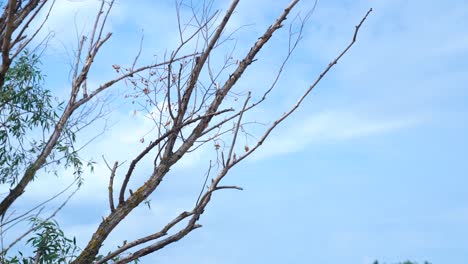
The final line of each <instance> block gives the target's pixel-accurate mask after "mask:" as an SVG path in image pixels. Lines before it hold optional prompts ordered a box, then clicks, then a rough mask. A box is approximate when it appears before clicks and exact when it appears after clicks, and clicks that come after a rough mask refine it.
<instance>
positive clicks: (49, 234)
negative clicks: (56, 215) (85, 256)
mask: <svg viewBox="0 0 468 264" xmlns="http://www.w3.org/2000/svg"><path fill="white" fill-rule="evenodd" d="M31 221H32V223H33V227H34V228H35V229H36V230H37V232H36V234H35V235H34V236H33V237H31V238H30V239H29V240H28V241H27V243H28V244H30V245H31V246H32V247H33V248H34V249H35V250H34V252H33V253H34V256H30V257H25V256H23V253H22V252H19V254H18V256H14V257H11V258H9V259H7V260H4V261H5V263H8V264H16V263H23V264H29V263H40V264H55V263H58V264H60V263H69V262H70V261H71V260H72V259H73V258H75V257H76V254H77V253H78V252H79V248H78V247H77V245H76V240H75V238H73V239H69V238H67V237H65V235H64V233H63V231H62V230H61V229H60V227H59V225H58V223H57V222H55V221H42V220H41V219H38V218H31Z"/></svg>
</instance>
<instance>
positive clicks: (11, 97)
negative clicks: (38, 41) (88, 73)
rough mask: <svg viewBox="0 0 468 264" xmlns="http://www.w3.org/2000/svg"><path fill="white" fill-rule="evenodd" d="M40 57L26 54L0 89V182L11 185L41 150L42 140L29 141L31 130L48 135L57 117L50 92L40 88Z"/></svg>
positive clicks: (14, 65)
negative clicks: (40, 131)
mask: <svg viewBox="0 0 468 264" xmlns="http://www.w3.org/2000/svg"><path fill="white" fill-rule="evenodd" d="M39 64H40V61H39V57H38V56H37V55H35V54H30V53H29V52H28V51H25V52H24V53H23V54H22V56H21V57H20V58H19V59H18V60H16V61H15V63H14V64H13V66H12V67H11V68H10V69H9V71H8V72H7V74H6V76H5V83H4V85H3V87H0V146H2V148H0V182H1V183H10V184H12V185H13V184H14V183H15V182H16V181H17V178H18V175H19V173H21V171H22V170H24V167H25V166H27V164H28V163H29V162H30V161H31V159H32V157H33V155H34V154H37V153H38V152H39V151H41V149H42V147H43V146H44V141H36V140H34V139H32V140H28V134H29V132H31V130H34V129H38V130H42V131H43V132H47V131H49V130H50V128H52V127H53V126H54V121H55V120H56V119H57V118H58V115H57V113H56V112H55V110H54V109H55V107H54V102H53V98H52V96H51V93H50V91H49V90H45V89H43V88H42V83H43V75H42V74H41V72H40V70H39V68H38V65H39Z"/></svg>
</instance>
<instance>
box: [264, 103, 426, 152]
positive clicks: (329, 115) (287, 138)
mask: <svg viewBox="0 0 468 264" xmlns="http://www.w3.org/2000/svg"><path fill="white" fill-rule="evenodd" d="M422 122H424V118H422V117H418V116H413V117H390V118H389V117H387V118H384V119H382V118H376V117H373V118H369V117H366V116H365V115H363V114H359V113H358V112H355V113H353V112H347V111H325V112H321V113H318V114H315V115H313V116H311V117H309V118H306V119H304V120H302V121H299V120H298V121H295V122H294V124H293V125H292V126H289V127H288V128H285V129H282V130H280V131H278V133H276V134H274V135H273V136H272V137H271V138H269V139H268V140H267V143H266V144H265V146H264V147H262V149H261V150H259V151H258V153H257V155H255V158H256V159H265V158H269V157H272V156H276V155H284V154H289V153H294V152H299V151H302V150H303V149H306V148H307V147H309V146H310V145H314V144H327V143H335V142H338V141H345V140H355V139H360V138H365V137H370V136H376V135H381V134H385V133H389V132H394V131H398V130H401V129H405V128H409V127H412V126H416V125H418V124H420V123H422Z"/></svg>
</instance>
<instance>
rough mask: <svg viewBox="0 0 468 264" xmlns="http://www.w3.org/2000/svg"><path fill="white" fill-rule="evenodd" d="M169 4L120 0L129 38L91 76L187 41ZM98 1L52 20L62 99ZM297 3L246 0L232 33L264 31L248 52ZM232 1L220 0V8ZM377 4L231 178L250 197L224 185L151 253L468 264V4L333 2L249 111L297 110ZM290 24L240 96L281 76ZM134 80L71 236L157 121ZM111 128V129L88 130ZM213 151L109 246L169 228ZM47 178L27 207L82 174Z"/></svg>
mask: <svg viewBox="0 0 468 264" xmlns="http://www.w3.org/2000/svg"><path fill="white" fill-rule="evenodd" d="M158 2H163V3H157V4H156V3H154V2H153V1H125V0H120V1H117V4H116V8H115V9H114V12H113V13H112V15H111V17H110V21H109V25H108V26H109V27H108V29H109V30H111V31H112V32H113V34H114V35H113V37H112V39H111V41H110V42H109V43H107V46H106V48H105V50H104V51H103V53H102V54H101V55H100V57H99V60H98V61H96V68H95V70H94V72H93V74H92V75H91V76H90V84H96V85H97V84H99V83H100V82H103V81H105V80H106V79H107V78H108V77H112V76H113V75H112V74H113V72H112V68H111V67H110V65H112V64H122V65H124V64H126V63H127V64H128V63H129V62H130V63H131V62H132V60H133V57H132V56H134V54H135V53H136V50H137V48H138V45H139V39H140V37H141V34H142V32H143V33H144V35H145V38H144V44H143V56H142V58H143V59H142V60H143V61H145V60H146V59H148V60H151V56H152V55H154V54H159V55H161V54H163V52H164V50H165V48H169V49H170V48H171V47H173V45H174V43H175V41H177V36H174V30H173V26H175V24H174V22H175V21H176V20H175V10H174V7H173V2H172V1H158ZM312 2H313V1H301V3H300V4H299V6H298V10H297V11H301V12H305V11H306V10H308V9H310V8H311V7H312V5H313V3H312ZM97 3H98V2H97V1H94V0H88V1H65V0H60V1H58V3H57V6H56V8H55V9H54V11H53V13H52V15H51V19H50V20H49V21H48V23H47V24H46V27H47V29H48V30H53V31H54V32H55V37H54V39H52V40H51V42H50V43H49V49H48V50H46V51H45V53H44V55H43V65H44V71H45V73H46V74H47V76H48V77H47V85H48V86H49V87H50V88H51V89H53V90H54V91H56V92H57V93H58V94H62V95H66V94H67V93H68V90H67V89H68V83H69V80H68V77H67V76H68V71H69V67H68V66H69V65H68V64H67V63H68V61H69V58H68V57H67V56H68V55H67V53H70V52H71V51H72V49H73V48H74V47H75V46H73V45H75V44H76V31H75V27H74V26H72V25H73V24H74V20H76V24H77V25H79V26H77V27H76V28H77V29H78V31H80V30H83V28H85V26H88V27H89V26H90V25H89V24H90V22H89V21H90V20H89V18H92V17H94V12H95V10H96V6H97ZM287 4H288V1H283V0H281V1H275V3H274V4H272V3H271V1H267V0H258V1H241V3H240V5H239V8H238V10H237V12H236V13H235V14H234V17H233V20H232V23H231V24H230V25H229V27H230V29H235V28H237V27H239V26H241V25H249V26H248V27H245V28H242V30H241V31H240V32H239V33H238V34H237V35H236V38H237V44H236V45H237V49H236V53H235V54H236V55H238V56H241V55H242V54H244V53H245V52H246V51H247V50H248V49H249V48H250V45H251V43H253V41H255V40H256V38H258V36H259V35H260V34H261V33H262V32H263V31H264V29H265V28H266V27H267V26H268V25H269V24H270V23H271V22H272V21H273V20H274V19H275V15H277V14H278V13H279V12H281V10H282V7H284V6H285V5H287ZM227 5H228V1H218V3H217V4H216V7H219V8H226V7H227ZM370 7H372V8H373V9H374V12H373V13H372V14H371V15H370V17H369V19H368V21H366V23H365V24H364V25H363V27H362V29H361V32H360V35H359V36H358V41H357V43H356V45H355V46H354V47H353V48H352V49H351V50H350V52H349V53H348V54H346V55H345V57H344V58H343V59H342V61H340V63H338V65H336V67H335V68H333V70H332V71H331V72H330V73H329V74H328V75H327V76H326V78H325V79H324V80H323V81H322V82H321V83H320V84H319V86H318V87H317V88H316V90H314V92H313V93H312V94H311V95H310V97H309V98H308V99H307V101H306V102H305V103H304V105H302V107H301V108H300V109H299V110H298V111H297V112H296V113H295V114H294V115H293V116H292V117H291V118H290V119H289V120H287V121H286V122H285V123H284V124H283V125H282V126H280V127H279V128H278V129H277V130H276V131H275V132H274V133H273V134H272V135H271V137H270V138H269V140H268V142H267V143H266V144H265V145H264V146H263V148H262V149H261V150H259V152H258V153H256V154H255V155H254V156H253V157H252V158H251V159H250V160H248V161H246V162H244V163H242V164H240V165H239V166H238V167H236V168H234V169H233V170H232V171H231V173H230V174H229V176H228V177H227V178H226V180H225V182H226V183H228V184H235V185H239V186H242V187H243V188H244V191H242V192H239V191H229V190H228V191H224V192H219V193H217V194H216V195H215V197H214V199H213V201H212V203H211V205H210V206H209V208H208V209H207V211H206V213H205V214H204V215H203V216H202V218H201V224H203V226H204V227H203V228H202V229H199V230H196V231H194V232H193V233H191V234H190V235H188V236H187V237H186V238H185V239H183V240H182V241H180V242H178V243H176V244H173V245H171V246H168V247H167V248H165V249H163V250H162V251H160V252H158V253H156V254H154V255H152V256H149V257H146V258H144V259H142V263H156V262H157V263H226V264H230V263H321V264H338V263H357V264H370V263H372V261H373V260H375V259H379V260H381V261H385V262H397V261H403V260H406V259H411V260H415V261H419V262H422V261H424V260H428V261H430V262H432V263H434V264H435V263H450V264H462V263H466V261H467V260H468V253H467V252H468V248H467V246H466V245H468V228H467V226H468V190H467V188H466V186H467V185H468V179H467V176H468V174H467V171H468V162H467V161H466V159H467V153H466V150H467V147H468V139H467V136H466V135H467V132H468V129H467V124H468V122H467V121H468V118H467V114H468V104H466V102H467V99H468V98H467V97H468V91H467V90H466V84H467V83H468V74H467V70H468V63H467V60H468V29H467V27H466V25H467V24H468V4H467V3H466V2H464V1H461V0H460V1H457V0H453V1H445V2H443V1H420V0H413V1H408V0H406V1H405V0H367V1H366V0H362V1H345V0H341V1H338V0H336V1H319V3H318V5H317V7H316V10H315V12H314V13H313V15H312V17H311V20H310V22H309V23H308V24H307V27H306V29H305V32H304V38H303V40H302V42H301V43H300V46H299V48H298V50H297V51H296V52H295V53H294V55H293V57H292V58H291V61H290V62H289V63H288V67H287V70H286V72H285V73H284V75H283V76H282V78H281V79H280V82H279V84H278V87H277V89H276V90H275V92H274V94H273V95H272V97H271V98H270V99H269V101H268V102H267V103H266V104H265V105H263V106H262V108H261V109H259V111H258V112H257V113H256V114H255V116H250V118H251V119H252V120H257V119H258V120H265V121H266V122H271V120H272V117H274V116H278V115H280V114H281V113H283V112H284V111H285V110H286V109H287V107H288V106H291V105H292V104H294V103H295V101H296V100H297V98H298V96H300V95H301V93H302V92H303V91H304V90H305V89H306V88H307V86H308V85H309V84H310V83H312V81H313V80H314V79H315V78H316V76H317V74H319V73H320V71H321V70H322V69H323V68H324V67H326V66H327V65H328V63H329V62H330V61H331V60H332V59H333V58H335V57H336V55H337V54H338V52H339V51H340V50H341V49H342V48H344V47H345V46H346V45H347V44H348V42H349V40H350V38H351V37H352V34H353V31H354V26H355V25H356V24H357V23H358V22H359V21H360V19H361V17H362V16H363V15H364V14H365V12H366V11H367V9H369V8H370ZM83 23H84V24H83ZM83 25H84V26H83ZM285 33H287V32H282V33H280V34H278V35H277V36H275V37H274V38H273V39H272V43H270V44H269V45H268V46H267V47H266V48H265V50H264V51H262V53H261V54H260V56H259V61H258V62H255V64H254V65H253V67H252V68H251V69H250V70H249V71H248V72H247V73H246V75H245V79H244V80H243V81H242V82H240V83H239V85H238V89H239V90H253V91H254V92H257V96H258V95H259V94H260V93H261V91H263V90H264V89H265V88H266V87H267V86H268V84H269V79H271V76H272V74H274V72H275V70H276V69H277V68H276V67H273V66H274V65H277V63H278V62H280V61H281V60H282V58H283V56H284V52H285V51H286V50H285V47H284V45H285V43H286V42H285V36H287V34H285ZM122 89H124V88H123V87H116V89H115V91H112V92H111V93H112V95H113V96H114V97H115V98H117V99H116V101H114V102H115V105H113V106H112V107H110V110H112V112H111V114H110V116H109V119H110V121H111V122H110V123H111V124H112V126H111V127H110V129H109V130H108V131H107V132H106V133H105V134H104V135H102V136H101V137H99V138H98V139H96V140H95V141H94V142H93V143H92V144H91V145H90V146H88V148H86V150H85V152H84V155H85V156H87V157H93V158H94V159H95V160H96V161H98V162H99V164H98V165H97V166H96V172H95V173H94V174H86V175H85V176H84V177H85V185H84V187H83V188H82V190H80V192H79V193H78V194H77V195H76V196H75V197H74V198H73V200H71V201H70V203H69V205H68V207H67V208H66V209H65V210H63V211H62V212H61V213H60V214H59V216H58V221H59V222H60V224H61V226H62V227H63V229H64V230H65V231H66V233H67V234H68V235H69V236H76V237H77V239H78V241H79V242H81V243H84V242H85V241H87V239H88V238H89V237H90V235H91V234H92V232H93V230H94V229H95V228H96V227H97V225H98V223H99V222H100V221H101V216H103V215H105V214H106V213H107V210H108V209H107V181H108V178H107V177H108V171H107V169H106V168H105V165H104V164H102V159H101V158H100V157H101V155H102V154H105V155H106V158H108V159H109V160H112V161H113V160H116V159H118V160H120V161H123V160H129V159H130V158H131V156H129V155H132V154H135V153H137V152H138V150H139V149H140V148H141V144H139V139H140V138H141V137H142V136H143V135H144V134H145V133H146V131H147V130H148V129H150V126H151V124H150V123H149V122H148V121H147V120H145V118H144V117H142V116H141V115H133V114H132V109H131V107H127V104H128V102H126V103H127V104H125V101H124V100H121V98H120V99H119V96H121V95H122V92H121V91H122ZM259 91H260V92H259ZM254 96H255V93H254ZM101 128H102V123H97V124H96V126H93V127H91V128H90V129H89V130H87V132H86V133H85V134H84V135H83V137H84V138H89V137H91V136H92V135H94V134H93V131H94V132H95V131H100V129H101ZM252 129H253V131H254V132H255V131H257V130H258V131H261V129H262V127H261V126H260V127H255V128H252ZM259 129H260V130H259ZM116 142H118V144H116ZM247 143H248V142H247ZM251 143H252V142H251ZM209 153H210V152H209V151H208V150H204V149H202V150H201V152H200V153H198V154H193V155H190V156H188V157H186V158H185V159H184V160H182V164H180V165H179V166H178V167H176V168H174V170H171V175H170V177H168V179H167V180H166V181H165V182H164V184H163V185H162V186H161V190H160V192H159V193H158V194H156V195H155V196H154V197H152V210H148V208H146V207H142V208H139V209H137V210H136V211H135V212H134V213H133V214H132V215H131V216H130V217H129V218H128V219H126V220H125V221H124V222H123V223H122V225H121V226H119V228H118V229H117V230H116V231H115V232H114V233H112V234H111V238H110V239H109V241H110V242H107V244H106V245H104V248H105V250H109V249H112V248H114V247H115V246H116V245H119V244H121V241H123V240H124V239H127V240H129V241H130V240H131V239H132V238H138V237H140V236H142V235H144V234H148V232H149V231H148V230H155V231H156V230H157V228H158V227H159V226H160V225H161V224H163V223H164V222H165V221H167V220H168V219H171V218H172V217H174V216H176V215H177V214H178V213H179V212H180V211H182V210H185V209H188V208H190V207H189V206H191V205H192V204H193V202H194V197H196V193H197V191H198V190H199V188H200V186H201V184H202V180H203V176H204V171H205V169H206V168H207V166H208V160H207V158H206V157H207V154H209ZM139 173H140V175H141V178H137V181H139V180H142V179H143V178H144V168H142V169H141V171H139ZM40 177H42V179H43V181H36V182H34V184H33V185H32V186H30V187H29V192H27V193H26V195H24V197H23V198H21V200H20V201H19V204H18V208H19V209H21V208H23V207H24V208H26V207H27V206H28V205H31V203H33V202H36V201H39V200H42V199H45V198H47V197H49V196H50V194H52V193H55V192H56V191H57V190H58V188H59V187H60V186H66V185H67V184H69V182H70V179H71V175H70V172H67V171H64V172H63V177H61V178H56V177H55V176H51V175H45V174H43V175H41V176H40ZM134 185H135V186H136V183H134ZM51 186H53V187H55V186H56V187H57V190H55V188H51ZM51 208H53V206H52V207H51Z"/></svg>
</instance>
